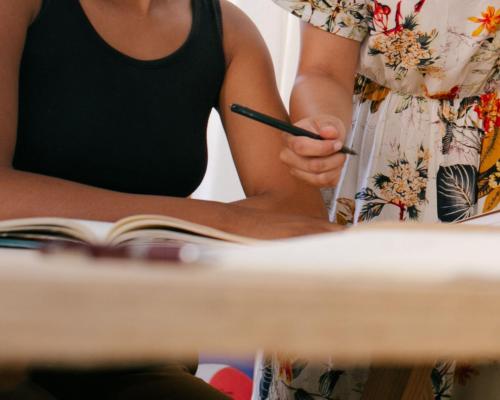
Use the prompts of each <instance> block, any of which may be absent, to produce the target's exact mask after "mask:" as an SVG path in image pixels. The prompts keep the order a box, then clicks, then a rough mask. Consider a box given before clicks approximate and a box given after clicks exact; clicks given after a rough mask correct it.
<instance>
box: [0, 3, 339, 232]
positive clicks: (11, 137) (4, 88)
mask: <svg viewBox="0 0 500 400" xmlns="http://www.w3.org/2000/svg"><path fill="white" fill-rule="evenodd" d="M39 6H40V2H39V0H2V2H0V201H1V204H2V206H1V207H0V219H6V218H18V217H27V216H40V215H52V216H62V217H72V218H83V219H96V220H107V221H113V220H116V219H119V218H121V217H124V216H127V215H131V214H138V213H158V214H167V215H172V216H176V217H179V218H184V219H187V220H191V221H194V222H198V223H202V224H206V225H210V226H213V227H216V228H219V229H223V230H226V231H230V232H234V233H241V234H247V235H249V236H255V237H264V238H272V237H283V236H291V235H297V234H302V233H312V232H319V231H324V230H327V229H329V228H328V227H327V226H326V224H323V221H316V220H314V221H313V220H312V219H305V218H299V217H288V216H287V217H284V216H282V215H281V216H279V215H276V216H275V215H270V214H268V213H263V212H261V211H259V210H256V211H254V210H250V209H247V208H244V207H240V206H238V205H225V204H221V203H215V202H204V201H197V200H190V199H180V198H172V197H159V196H145V195H132V194H124V193H118V192H113V191H109V190H104V189H99V188H95V187H91V186H86V185H81V184H78V183H74V182H69V181H65V180H62V179H57V178H52V177H48V176H42V175H38V174H31V173H27V172H22V171H16V170H14V169H13V168H12V157H13V152H14V148H15V141H16V132H17V126H16V122H17V101H18V82H19V66H20V60H21V55H22V50H23V46H24V41H25V37H26V31H27V29H28V26H29V24H30V23H31V21H32V19H33V16H34V15H36V13H37V11H38V8H39Z"/></svg>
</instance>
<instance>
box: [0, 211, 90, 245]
mask: <svg viewBox="0 0 500 400" xmlns="http://www.w3.org/2000/svg"><path fill="white" fill-rule="evenodd" d="M0 235H1V236H2V237H11V238H18V239H23V238H24V239H29V240H37V239H38V240H55V239H59V240H76V241H82V242H95V241H96V240H97V239H96V235H95V234H94V232H93V229H92V228H91V226H90V225H89V224H86V223H83V222H82V221H78V220H74V219H70V218H55V217H54V218H52V217H37V218H20V219H11V220H4V221H0Z"/></svg>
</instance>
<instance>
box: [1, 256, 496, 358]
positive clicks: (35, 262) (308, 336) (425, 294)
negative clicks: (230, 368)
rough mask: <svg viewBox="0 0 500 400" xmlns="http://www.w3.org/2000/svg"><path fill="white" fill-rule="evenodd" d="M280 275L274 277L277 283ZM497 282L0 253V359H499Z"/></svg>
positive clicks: (276, 277)
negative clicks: (272, 353) (262, 353)
mask: <svg viewBox="0 0 500 400" xmlns="http://www.w3.org/2000/svg"><path fill="white" fill-rule="evenodd" d="M278 282H279V285H277V283H278ZM499 332H500V281H496V280H492V281H487V280H457V281H451V282H436V283H429V282H411V281H408V282H404V281H398V282H397V283H396V282H394V281H391V280H387V281H384V280H383V279H382V280H376V281H373V279H363V277H359V276H358V277H356V278H355V279H354V278H349V277H346V276H339V277H337V276H335V274H328V275H323V274H320V273H312V274H285V273H280V272H276V273H273V272H268V273H267V274H265V275H263V274H262V273H261V272H259V271H252V270H251V269H245V270H241V271H227V270H220V269H218V268H217V267H212V266H210V267H207V266H202V265H194V266H181V267H179V266H168V265H156V266H151V265H150V266H147V265H143V264H140V263H134V262H118V261H102V262H95V261H91V260H87V259H84V258H70V257H60V258H52V257H46V256H45V257H43V256H39V255H37V254H36V253H30V252H26V253H23V252H19V251H5V250H4V251H1V252H0V364H2V365H19V364H37V363H47V362H51V363H56V364H69V365H72V364H78V365H82V364H90V365H92V364H107V363H117V362H145V361H147V362H150V361H158V360H162V359H165V358H168V357H171V356H186V355H190V354H192V353H193V352H194V351H196V350H197V349H201V350H203V351H209V352H215V353H217V354H227V355H248V354H252V353H254V352H255V350H256V349H264V350H279V351H286V352H297V353H300V354H303V355H307V356H309V357H312V358H318V359H319V358H321V357H323V356H324V355H325V349H328V351H327V352H328V354H330V355H332V356H334V357H335V359H336V360H338V361H339V362H345V363H346V364H352V363H365V362H371V363H378V364H385V363H389V364H391V363H397V364H407V363H412V364H414V363H421V364H426V363H432V362H433V361H434V360H435V359H437V358H453V359H457V360H468V361H469V360H481V359H483V358H486V357H487V358H489V359H491V358H492V357H495V358H500V336H499Z"/></svg>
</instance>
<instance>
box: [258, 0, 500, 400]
mask: <svg viewBox="0 0 500 400" xmlns="http://www.w3.org/2000/svg"><path fill="white" fill-rule="evenodd" d="M273 1H274V2H275V3H277V4H278V5H280V6H281V7H283V8H285V9H286V10H288V11H290V12H292V13H293V14H294V15H296V16H298V17H299V18H301V19H302V20H303V21H305V22H308V23H311V24H313V25H314V26H316V27H318V28H320V29H323V30H325V31H328V32H331V33H332V34H334V35H338V36H342V37H345V38H349V39H352V40H356V41H359V42H360V43H361V50H360V51H361V54H360V62H359V67H358V75H357V78H356V84H355V88H354V93H355V98H354V116H353V126H352V130H351V132H350V134H349V135H348V138H347V143H346V144H347V145H349V146H351V147H353V148H354V149H355V150H356V151H357V152H358V156H350V157H349V158H348V160H347V163H346V166H345V168H344V171H343V174H342V178H341V181H340V183H339V185H338V187H337V188H336V189H332V190H325V192H324V195H325V199H326V201H327V203H328V207H329V211H330V216H331V219H332V221H335V222H337V223H341V224H357V223H361V222H369V221H378V220H400V221H419V222H420V221H421V222H424V221H425V222H457V221H460V220H463V219H465V218H468V217H471V216H473V215H476V214H479V213H484V212H488V211H492V210H495V209H498V208H499V207H500V94H499V88H500V0H382V1H377V0H307V1H305V0H273ZM497 369H498V368H497ZM261 372H262V373H263V379H261V380H260V381H259V387H258V390H256V393H255V398H256V399H259V400H260V399H262V400H265V399H280V400H288V399H293V400H308V399H331V400H354V399H359V398H360V397H361V394H362V390H363V385H364V383H365V380H366V376H367V373H366V371H364V370H362V369H355V370H351V371H345V370H342V369H340V368H337V366H336V365H335V361H334V360H327V361H325V362H324V363H323V364H322V365H321V366H319V365H318V364H314V365H313V364H310V363H308V362H307V360H303V359H299V358H295V357H287V356H284V355H273V356H272V357H269V358H268V359H267V360H265V362H263V365H262V368H261ZM478 376H479V372H478V370H477V369H476V368H475V367H473V366H462V365H455V364H454V363H453V362H451V361H449V362H448V361H447V362H441V363H438V364H437V365H436V366H435V368H434V370H433V373H432V383H433V387H434V393H435V399H436V400H440V399H453V400H459V399H462V398H464V397H461V396H462V394H463V393H468V394H469V396H470V393H475V394H474V397H467V398H474V399H482V400H487V399H490V398H491V399H497V398H500V392H498V393H497V394H495V395H494V396H496V397H491V395H486V394H484V393H487V391H486V392H481V390H483V389H485V388H484V387H480V386H481V385H476V384H475V382H479V381H481V380H480V379H478ZM498 378H499V379H500V375H499V376H498ZM481 382H484V380H483V381H481ZM483 386H484V385H483ZM487 389H488V388H486V390H487ZM488 396H490V397H488Z"/></svg>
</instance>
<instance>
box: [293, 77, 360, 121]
mask: <svg viewBox="0 0 500 400" xmlns="http://www.w3.org/2000/svg"><path fill="white" fill-rule="evenodd" d="M353 78H354V77H353ZM353 86H354V80H353V79H352V80H351V79H349V80H348V82H342V83H341V82H339V81H338V80H337V79H335V78H334V77H332V76H331V75H328V74H325V73H322V72H319V71H318V72H314V71H311V72H306V73H302V74H300V75H298V76H297V79H296V81H295V86H294V88H293V92H292V96H291V100H290V113H291V118H292V121H293V122H297V121H300V120H302V119H304V118H307V117H313V116H317V115H334V116H336V117H337V118H339V119H340V120H341V121H342V122H343V124H344V127H345V128H346V131H349V129H350V127H351V123H352V96H353Z"/></svg>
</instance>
